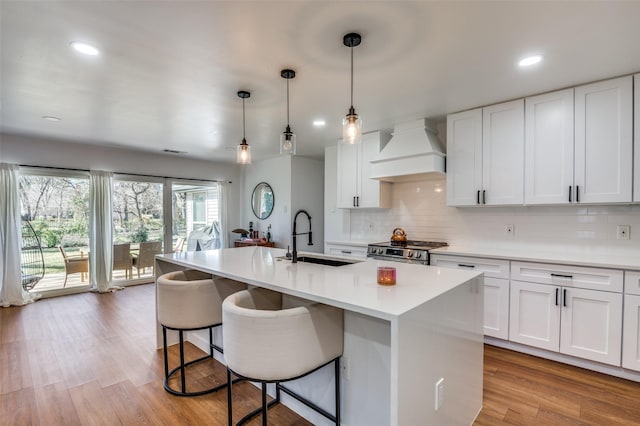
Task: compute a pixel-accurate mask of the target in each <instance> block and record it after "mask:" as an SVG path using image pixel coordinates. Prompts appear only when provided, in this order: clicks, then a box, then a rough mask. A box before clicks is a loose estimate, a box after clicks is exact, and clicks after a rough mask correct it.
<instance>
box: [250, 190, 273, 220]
mask: <svg viewBox="0 0 640 426" xmlns="http://www.w3.org/2000/svg"><path fill="white" fill-rule="evenodd" d="M274 201H275V200H274V197H273V189H271V186H269V184H268V183H266V182H260V183H259V184H257V185H256V187H255V188H254V189H253V194H252V195H251V208H252V209H253V214H254V215H256V217H257V218H258V219H266V218H268V217H269V216H271V212H273V204H274Z"/></svg>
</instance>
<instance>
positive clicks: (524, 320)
mask: <svg viewBox="0 0 640 426" xmlns="http://www.w3.org/2000/svg"><path fill="white" fill-rule="evenodd" d="M510 309H511V312H510V321H509V330H510V333H509V340H511V341H512V342H517V343H522V344H525V345H530V346H534V347H538V348H542V349H547V350H550V351H556V352H560V353H564V354H567V355H572V356H576V357H580V358H585V359H590V360H593V361H597V362H601V363H605V364H610V365H616V366H620V355H621V352H620V348H621V344H622V294H620V293H611V292H606V291H598V290H587V289H580V288H573V287H563V286H554V285H548V284H539V283H531V282H523V281H511V303H510Z"/></svg>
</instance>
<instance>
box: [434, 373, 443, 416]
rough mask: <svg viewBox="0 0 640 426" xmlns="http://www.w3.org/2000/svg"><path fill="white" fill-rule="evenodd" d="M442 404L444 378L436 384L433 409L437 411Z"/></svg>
mask: <svg viewBox="0 0 640 426" xmlns="http://www.w3.org/2000/svg"><path fill="white" fill-rule="evenodd" d="M443 403H444V378H441V379H440V380H438V381H437V382H436V406H435V409H436V411H438V409H440V408H441V407H442V404H443Z"/></svg>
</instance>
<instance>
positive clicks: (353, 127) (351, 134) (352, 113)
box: [342, 33, 362, 144]
mask: <svg viewBox="0 0 640 426" xmlns="http://www.w3.org/2000/svg"><path fill="white" fill-rule="evenodd" d="M361 42H362V37H361V36H360V34H358V33H349V34H346V35H345V36H344V37H343V39H342V43H343V44H344V45H345V46H347V47H348V48H349V50H350V53H351V106H350V107H349V112H348V113H347V115H346V116H345V117H344V118H343V119H342V142H343V143H347V144H357V143H360V141H361V139H362V119H361V118H360V116H359V115H358V114H356V110H355V108H353V48H354V47H356V46H359V45H360V43H361Z"/></svg>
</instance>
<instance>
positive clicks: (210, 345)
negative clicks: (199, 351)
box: [209, 327, 213, 358]
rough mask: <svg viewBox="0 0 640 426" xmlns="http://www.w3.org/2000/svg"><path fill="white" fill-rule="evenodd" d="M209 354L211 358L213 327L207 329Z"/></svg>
mask: <svg viewBox="0 0 640 426" xmlns="http://www.w3.org/2000/svg"><path fill="white" fill-rule="evenodd" d="M209 354H210V355H211V358H213V327H209Z"/></svg>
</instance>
